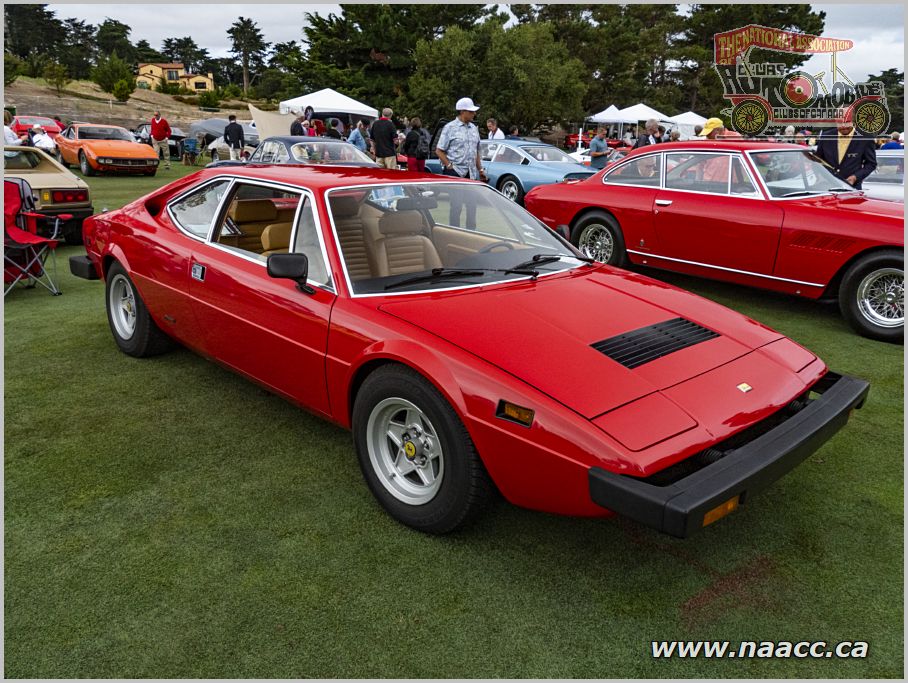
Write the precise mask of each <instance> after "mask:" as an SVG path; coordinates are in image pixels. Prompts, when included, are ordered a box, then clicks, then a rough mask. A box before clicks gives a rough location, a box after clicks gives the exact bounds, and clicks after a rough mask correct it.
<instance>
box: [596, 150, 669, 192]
mask: <svg viewBox="0 0 908 683" xmlns="http://www.w3.org/2000/svg"><path fill="white" fill-rule="evenodd" d="M660 161H661V158H660V156H659V155H658V154H649V155H647V156H642V157H637V158H636V159H634V160H633V161H628V162H627V163H625V164H622V165H621V166H619V167H617V168H616V169H615V170H614V171H612V172H610V173H609V174H608V175H607V176H605V178H604V179H603V182H606V183H609V184H615V185H646V186H647V187H659V181H660V178H661V174H662V168H661V164H660V163H659V162H660Z"/></svg>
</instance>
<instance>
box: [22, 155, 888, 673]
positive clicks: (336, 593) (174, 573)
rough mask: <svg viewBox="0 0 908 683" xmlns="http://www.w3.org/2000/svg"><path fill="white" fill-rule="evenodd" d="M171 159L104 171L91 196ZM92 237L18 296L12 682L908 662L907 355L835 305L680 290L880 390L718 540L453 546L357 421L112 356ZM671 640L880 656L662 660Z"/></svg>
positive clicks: (133, 182) (545, 524)
mask: <svg viewBox="0 0 908 683" xmlns="http://www.w3.org/2000/svg"><path fill="white" fill-rule="evenodd" d="M187 170H189V169H187ZM182 172H183V167H179V166H175V167H174V169H172V170H171V171H170V173H171V174H172V177H173V178H175V177H177V175H179V174H181V173H182ZM161 175H162V176H163V177H161V178H155V179H121V178H99V179H91V180H90V182H91V184H92V188H93V192H94V196H95V207H96V208H97V209H100V208H101V207H102V206H107V207H108V208H115V207H116V206H118V205H121V204H123V203H126V202H127V201H129V200H131V199H133V198H135V197H137V196H138V195H140V194H141V193H143V192H146V191H148V190H149V189H151V187H152V186H153V185H154V184H158V185H160V184H162V183H163V182H166V180H167V179H169V178H170V176H168V175H167V172H166V171H164V172H162V174H161ZM80 251H81V249H80V248H76V247H66V248H61V249H60V253H59V254H58V260H59V265H60V267H61V271H64V272H63V273H61V280H62V285H61V286H62V290H63V292H64V294H63V296H60V297H51V296H49V295H48V294H47V293H46V292H43V291H40V290H37V289H36V290H21V291H16V292H13V293H12V294H10V296H8V297H7V298H6V300H5V307H4V321H5V345H6V364H5V380H6V381H5V385H4V389H5V391H4V396H5V402H6V411H5V427H4V429H5V432H4V436H5V443H6V448H5V454H4V455H5V475H6V476H5V501H6V507H5V531H6V534H5V560H6V562H5V570H6V571H5V583H4V586H5V621H4V627H5V674H6V676H8V677H13V678H45V677H46V678H53V677H97V678H106V677H129V678H131V677H163V678H167V677H185V678H197V677H198V678H207V677H225V678H233V677H256V678H258V677H262V678H272V677H273V678H279V677H325V678H328V677H404V678H408V677H412V678H434V677H543V678H545V677H558V678H572V677H581V678H612V677H653V678H661V677H678V678H680V677H706V678H712V677H729V678H734V677H748V678H751V677H753V678H760V677H780V678H781V677H805V678H806V677H824V678H825V677H829V678H870V677H887V678H902V676H903V674H904V669H903V656H904V645H903V643H904V640H903V615H904V612H903V505H904V503H903V464H902V463H903V436H902V434H903V348H902V347H901V346H891V345H886V344H882V343H879V342H874V341H869V340H866V339H862V338H860V337H858V336H856V335H854V334H852V333H851V332H850V331H849V330H848V329H847V327H846V326H845V324H844V323H843V322H842V320H841V319H840V318H839V316H838V312H837V310H836V309H835V308H834V307H830V306H824V305H819V304H816V303H812V302H808V301H799V300H796V299H794V298H790V297H783V296H777V295H773V294H767V293H762V292H757V291H754V290H748V289H744V288H740V287H735V286H731V285H722V284H715V283H708V282H704V281H702V280H695V279H692V278H686V277H681V276H669V277H668V278H667V279H670V280H671V281H672V282H674V283H676V284H679V285H680V286H682V287H685V288H689V289H692V290H694V291H696V292H698V293H700V294H702V295H704V296H706V297H709V298H712V299H716V300H718V301H720V302H722V303H724V304H727V305H730V306H732V307H733V308H736V309H738V310H741V311H743V312H745V313H746V314H748V315H750V316H752V317H754V318H756V319H758V320H761V321H762V322H765V323H767V324H769V325H771V326H773V327H775V328H777V329H779V330H781V331H782V332H784V333H786V334H788V335H790V336H792V337H793V338H794V339H796V340H797V341H799V342H801V343H803V344H804V345H805V346H807V347H808V348H810V349H812V350H813V351H815V352H817V353H819V354H820V355H821V356H822V357H823V358H824V360H826V362H827V363H828V364H829V366H830V367H832V368H834V369H835V370H837V371H840V372H845V373H851V374H855V375H858V376H861V377H864V378H866V379H868V380H870V381H871V383H872V388H871V393H870V398H869V401H868V404H867V406H866V407H865V408H864V409H863V410H861V411H857V412H856V413H855V414H854V416H853V418H852V420H851V422H850V423H849V425H848V426H847V427H846V428H845V429H844V430H843V431H842V432H840V433H839V434H838V435H837V436H836V437H835V438H834V439H833V440H832V441H831V442H829V443H828V444H827V445H826V446H825V447H824V448H822V449H821V450H820V451H819V452H818V453H816V454H815V455H814V456H812V457H811V458H809V459H808V460H807V461H806V462H805V463H803V464H802V465H801V466H800V467H798V468H797V469H795V470H794V471H793V472H792V473H791V474H789V475H788V476H786V477H784V478H783V479H782V480H780V481H779V482H777V483H776V484H775V485H774V486H772V487H771V488H770V489H768V490H767V491H765V492H763V493H762V494H761V495H759V496H757V497H754V498H753V499H752V500H751V501H749V502H748V504H747V505H746V506H744V507H742V509H741V510H739V511H738V512H737V513H735V514H733V515H731V516H730V517H728V518H727V519H724V520H722V521H721V522H719V523H717V524H716V525H714V526H712V527H710V528H709V529H706V530H705V531H704V532H703V533H701V534H700V535H698V536H696V537H694V538H691V539H688V540H685V541H678V540H674V539H670V538H667V537H664V536H661V535H659V534H657V533H655V532H651V531H649V530H647V529H644V528H641V527H639V526H637V525H635V524H632V523H629V522H625V521H621V520H617V521H614V520H585V519H573V518H562V517H555V516H551V515H545V514H540V513H534V512H529V511H526V510H522V509H518V508H515V507H511V506H509V505H507V504H504V503H502V504H499V505H498V506H496V507H495V508H494V509H493V510H491V511H490V513H489V514H487V515H486V516H485V517H483V518H482V519H481V520H480V522H479V523H478V524H477V525H476V526H474V527H472V528H471V529H469V530H466V531H464V532H461V533H458V534H456V535H452V536H448V537H443V538H436V537H430V536H425V535H422V534H419V533H416V532H414V531H411V530H409V529H407V528H405V527H402V526H400V525H399V524H397V523H395V522H394V521H392V520H391V519H390V518H389V517H388V515H386V514H385V513H384V512H383V511H382V510H381V509H380V508H379V506H378V505H377V503H375V502H374V500H373V499H372V497H371V495H370V494H369V492H368V490H367V488H366V486H365V484H364V482H363V481H362V478H361V475H360V472H359V469H358V466H357V463H356V458H355V455H354V452H353V445H352V439H351V437H350V435H349V434H348V433H347V432H344V431H342V430H340V429H338V428H336V427H333V426H331V425H329V424H327V423H325V422H323V421H321V420H319V419H316V418H314V417H311V416H310V415H308V414H306V413H304V412H301V411H300V410H298V409H297V408H294V407H293V406H291V405H290V404H288V403H286V402H284V401H283V400H281V399H279V398H277V397H275V396H273V395H270V394H268V393H266V392H264V391H262V390H261V389H259V388H258V387H257V386H255V385H253V384H251V383H249V382H247V381H245V380H243V379H241V378H239V377H237V376H235V375H233V374H231V373H230V372H228V371H226V370H223V369H221V368H220V367H218V366H216V365H214V364H212V363H210V362H207V361H205V360H203V359H202V358H199V357H197V356H195V355H193V354H192V353H189V352H187V351H185V350H177V351H174V352H172V353H170V354H167V355H164V356H160V357H157V358H153V359H146V360H137V359H133V358H129V357H127V356H125V355H123V354H122V353H120V352H118V351H117V349H116V347H115V345H114V342H113V340H112V339H111V335H110V331H109V329H108V327H107V320H106V316H105V313H104V297H103V284H101V283H99V282H87V281H84V280H79V279H76V278H74V277H72V276H70V275H69V274H68V268H67V267H66V263H67V258H68V256H69V255H72V254H77V253H80ZM654 639H671V640H675V639H693V640H699V639H721V640H731V641H740V640H755V641H762V640H773V641H780V640H791V641H800V640H824V641H827V642H828V643H835V642H838V641H843V640H851V641H856V640H862V641H867V642H868V643H869V644H870V650H869V656H868V657H867V658H866V659H859V660H837V659H820V660H813V659H794V658H792V659H764V660H746V661H741V660H736V659H730V660H729V659H725V660H706V659H700V660H677V659H676V660H671V661H666V660H654V659H653V658H652V657H651V641H652V640H654Z"/></svg>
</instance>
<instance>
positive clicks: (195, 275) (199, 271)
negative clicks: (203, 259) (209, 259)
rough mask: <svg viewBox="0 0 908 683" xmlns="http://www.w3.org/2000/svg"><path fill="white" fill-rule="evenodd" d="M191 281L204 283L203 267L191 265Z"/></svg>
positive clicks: (195, 264) (196, 264) (197, 264)
mask: <svg viewBox="0 0 908 683" xmlns="http://www.w3.org/2000/svg"><path fill="white" fill-rule="evenodd" d="M192 279H193V280H198V281H199V282H204V281H205V266H203V265H202V264H201V263H193V264H192Z"/></svg>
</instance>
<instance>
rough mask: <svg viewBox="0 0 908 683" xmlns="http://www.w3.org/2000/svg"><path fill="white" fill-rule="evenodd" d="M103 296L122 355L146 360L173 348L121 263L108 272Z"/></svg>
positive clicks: (108, 320) (172, 343)
mask: <svg viewBox="0 0 908 683" xmlns="http://www.w3.org/2000/svg"><path fill="white" fill-rule="evenodd" d="M104 293H105V296H104V300H105V301H106V304H107V305H106V307H107V322H108V323H109V324H110V331H111V333H113V337H114V341H115V342H116V343H117V346H118V347H119V349H120V351H122V352H123V353H125V354H126V355H128V356H135V357H136V358H146V357H148V356H156V355H158V354H160V353H164V352H165V351H169V350H170V349H171V348H173V346H174V342H173V340H172V339H171V338H170V337H168V336H167V335H166V334H164V333H163V332H162V331H161V329H160V328H159V327H158V326H157V325H156V324H155V322H154V320H152V319H151V315H149V313H148V309H147V308H146V307H145V302H144V301H142V297H141V296H139V293H138V291H136V288H135V285H134V284H133V282H132V280H131V279H130V278H129V275H127V274H126V269H125V268H123V266H121V265H120V264H119V263H114V264H113V265H112V266H111V267H110V270H108V271H107V278H106V286H105V290H104ZM115 300H116V302H119V304H120V305H118V303H115ZM127 306H128V307H129V308H128V309H127V308H126V307H127ZM124 311H125V312H124ZM130 317H132V319H133V321H132V323H131V332H129V330H128V328H129V327H130V323H129V322H127V319H128V318H130Z"/></svg>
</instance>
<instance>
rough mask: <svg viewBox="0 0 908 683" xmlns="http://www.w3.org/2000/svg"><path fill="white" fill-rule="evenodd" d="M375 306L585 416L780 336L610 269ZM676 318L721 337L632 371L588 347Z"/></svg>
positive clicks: (672, 290) (720, 309)
mask: <svg viewBox="0 0 908 683" xmlns="http://www.w3.org/2000/svg"><path fill="white" fill-rule="evenodd" d="M381 309H382V310H383V311H385V312H386V313H389V314H391V315H393V316H396V317H398V318H400V319H402V320H405V321H406V322H409V323H411V324H413V325H416V326H418V327H421V328H423V329H425V330H427V331H429V332H431V333H432V334H435V335H437V336H438V337H441V338H442V339H445V340H446V341H448V342H450V343H452V344H455V345H457V346H459V347H461V348H462V349H464V350H466V351H468V352H470V353H472V354H474V355H476V356H478V357H479V358H482V359H483V360H485V361H487V362H489V363H491V364H493V365H496V366H497V367H499V368H501V369H502V370H504V371H505V372H508V373H510V374H512V375H514V376H515V377H518V378H519V379H521V380H523V381H525V382H527V383H528V384H530V385H532V386H534V387H536V388H537V389H539V390H540V391H542V392H544V393H546V394H548V395H549V396H551V397H552V398H554V399H555V400H557V401H559V402H561V403H563V404H564V405H566V406H568V407H570V408H572V409H573V410H575V411H577V412H578V413H580V414H581V415H583V416H585V417H587V418H590V419H592V418H594V417H596V416H598V415H601V414H603V413H605V412H607V411H609V410H611V409H613V408H616V407H618V406H621V405H623V404H625V403H628V402H630V401H633V400H635V399H637V398H640V397H642V396H646V395H647V394H651V393H653V392H655V391H659V390H660V389H665V388H667V387H671V386H674V385H676V384H678V383H680V382H683V381H685V380H688V379H690V378H692V377H696V376H698V375H701V374H703V373H705V372H707V371H709V370H711V369H713V368H716V367H718V366H720V365H723V364H725V363H729V362H730V361H732V360H733V359H735V358H739V357H741V356H743V355H746V354H747V353H749V352H750V351H752V350H753V349H754V348H756V347H759V346H763V345H765V344H767V343H769V342H772V341H774V340H777V339H780V338H781V335H779V334H778V333H776V332H773V331H772V330H769V329H768V328H766V327H763V326H762V325H760V324H758V323H756V322H754V321H752V320H749V319H748V318H745V317H744V316H742V315H740V314H737V313H734V312H733V311H730V310H728V309H726V308H724V307H722V306H719V305H718V304H715V303H713V302H710V301H707V300H705V299H702V298H700V297H697V296H695V295H693V294H690V293H688V292H684V291H682V290H679V289H677V288H675V287H672V286H670V285H666V284H664V283H660V282H657V281H654V280H651V279H649V278H646V277H644V276H640V275H636V274H634V273H630V272H627V271H622V270H617V269H612V268H608V267H598V268H596V269H595V270H591V269H587V268H580V269H577V270H575V271H573V272H572V273H571V274H568V275H557V276H549V277H543V278H541V279H540V280H538V281H536V282H532V281H525V282H522V283H517V284H514V285H510V286H505V287H492V288H486V289H477V290H468V291H460V292H451V293H448V294H441V295H439V296H434V297H429V296H425V295H423V296H422V297H421V298H419V299H410V300H402V301H399V302H393V303H387V304H384V305H382V306H381ZM679 317H680V318H685V319H687V320H689V321H692V322H694V323H697V324H698V325H701V326H703V327H705V328H708V329H709V330H712V331H714V332H717V333H718V335H719V336H717V337H714V338H712V339H709V340H707V341H704V342H701V343H699V344H696V345H694V346H690V347H687V348H683V349H681V350H679V351H676V352H674V353H670V354H668V355H665V356H663V357H661V358H657V359H655V360H653V361H650V362H647V363H645V364H643V365H640V366H638V367H636V368H633V369H630V368H627V367H625V366H624V365H622V364H620V363H619V362H617V361H615V360H613V359H612V358H610V357H608V356H606V355H604V354H603V353H602V352H600V351H597V350H596V349H595V348H593V346H592V345H593V344H595V343H597V342H600V341H603V340H606V339H609V338H612V337H615V336H616V335H620V334H624V333H626V332H630V331H633V330H638V329H640V328H642V327H647V326H649V325H653V324H655V323H659V322H663V321H668V320H672V319H674V318H679Z"/></svg>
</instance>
